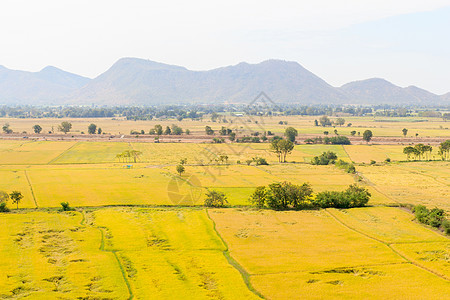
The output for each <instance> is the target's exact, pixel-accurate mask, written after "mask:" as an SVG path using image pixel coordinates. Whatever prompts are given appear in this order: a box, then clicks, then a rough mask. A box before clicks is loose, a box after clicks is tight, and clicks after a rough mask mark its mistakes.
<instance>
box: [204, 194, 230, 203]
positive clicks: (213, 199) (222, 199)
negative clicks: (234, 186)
mask: <svg viewBox="0 0 450 300" xmlns="http://www.w3.org/2000/svg"><path fill="white" fill-rule="evenodd" d="M227 203H228V200H227V197H226V196H225V194H224V193H222V192H219V191H215V190H209V191H207V192H206V199H205V202H204V204H205V206H207V207H224V206H225V205H226V204H227Z"/></svg>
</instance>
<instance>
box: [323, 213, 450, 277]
mask: <svg viewBox="0 0 450 300" xmlns="http://www.w3.org/2000/svg"><path fill="white" fill-rule="evenodd" d="M325 211H326V212H327V213H328V214H329V215H330V216H331V217H332V218H333V219H335V220H336V221H337V222H338V223H339V224H341V225H342V226H344V227H346V228H347V229H349V230H352V231H354V232H356V233H359V234H361V235H363V236H365V237H367V238H369V239H372V240H374V241H377V242H379V243H382V244H383V245H385V246H387V247H388V248H389V249H391V250H392V251H393V252H394V253H395V254H397V255H398V256H400V257H401V258H403V259H404V260H405V261H407V262H408V263H410V264H412V265H414V266H416V267H418V268H420V269H422V270H425V271H427V272H429V273H432V274H433V275H436V276H438V277H440V278H442V279H444V280H446V281H450V279H449V278H447V277H446V276H445V275H443V274H440V273H438V272H436V271H434V270H432V269H429V268H427V267H425V266H423V265H421V264H418V263H417V262H415V261H413V260H411V259H409V258H408V257H406V256H405V255H403V254H401V253H400V252H398V251H397V250H395V249H394V248H393V247H392V246H391V245H392V244H396V243H387V242H385V241H383V240H381V239H378V238H376V237H373V236H371V235H369V234H366V233H364V232H362V231H359V230H358V229H356V228H353V227H351V226H349V225H347V224H345V223H344V222H343V221H342V220H340V219H339V218H338V217H336V216H335V215H334V214H333V213H332V212H331V211H330V210H329V209H325Z"/></svg>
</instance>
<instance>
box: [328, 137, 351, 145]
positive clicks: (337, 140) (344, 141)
mask: <svg viewBox="0 0 450 300" xmlns="http://www.w3.org/2000/svg"><path fill="white" fill-rule="evenodd" d="M323 142H324V143H325V144H332V145H350V140H349V139H348V137H346V136H333V137H331V138H329V137H325V138H324V139H323Z"/></svg>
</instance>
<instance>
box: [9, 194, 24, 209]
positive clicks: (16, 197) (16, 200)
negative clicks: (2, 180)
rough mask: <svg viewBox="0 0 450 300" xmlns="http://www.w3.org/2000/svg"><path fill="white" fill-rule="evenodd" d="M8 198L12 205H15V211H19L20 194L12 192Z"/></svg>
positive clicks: (21, 196)
mask: <svg viewBox="0 0 450 300" xmlns="http://www.w3.org/2000/svg"><path fill="white" fill-rule="evenodd" d="M9 197H10V198H11V200H12V203H13V204H14V203H15V204H17V209H19V203H20V200H22V198H23V195H22V193H21V192H19V191H12V192H11V194H9Z"/></svg>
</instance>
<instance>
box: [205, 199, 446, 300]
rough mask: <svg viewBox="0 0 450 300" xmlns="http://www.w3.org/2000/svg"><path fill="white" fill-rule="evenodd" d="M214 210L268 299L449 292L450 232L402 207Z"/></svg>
mask: <svg viewBox="0 0 450 300" xmlns="http://www.w3.org/2000/svg"><path fill="white" fill-rule="evenodd" d="M209 214H210V216H211V218H212V219H213V220H214V221H215V222H216V229H217V231H218V232H219V233H220V234H221V236H222V237H223V238H224V241H225V242H226V243H227V244H228V247H229V251H230V254H231V255H232V256H233V257H234V258H235V259H236V260H237V261H238V262H239V263H240V264H241V265H242V266H243V267H244V268H245V269H246V270H247V272H248V273H249V276H250V282H251V284H252V286H253V287H254V288H255V289H256V290H258V291H259V292H260V293H261V294H262V295H264V296H266V297H267V298H269V299H294V298H295V299H304V298H308V299H311V298H312V299H324V298H342V299H361V298H387V299H424V298H428V299H445V298H447V297H448V294H449V293H450V284H449V277H450V268H449V259H448V257H449V254H450V242H449V240H448V239H447V238H446V237H443V236H441V235H439V234H437V233H434V232H432V231H430V230H428V229H424V228H423V227H422V226H421V225H419V224H417V223H413V222H412V221H411V219H412V217H411V215H410V214H408V213H406V212H403V211H401V210H399V209H397V208H388V207H379V208H362V209H349V210H342V211H339V210H335V209H332V210H321V211H309V212H307V211H301V212H273V211H248V210H242V209H241V210H239V209H228V210H223V209H222V210H210V211H209ZM392 222H395V223H394V224H395V226H392V225H391V224H392ZM354 228H356V229H354ZM360 228H361V229H360ZM416 245H420V246H419V247H418V248H416ZM417 250H418V251H417ZM419 282H421V283H426V284H418V283H419Z"/></svg>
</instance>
